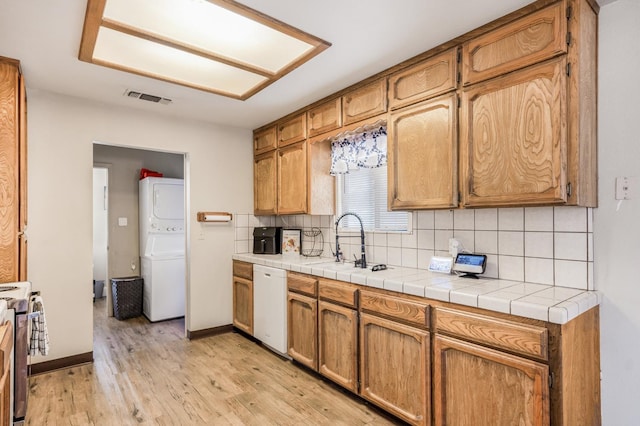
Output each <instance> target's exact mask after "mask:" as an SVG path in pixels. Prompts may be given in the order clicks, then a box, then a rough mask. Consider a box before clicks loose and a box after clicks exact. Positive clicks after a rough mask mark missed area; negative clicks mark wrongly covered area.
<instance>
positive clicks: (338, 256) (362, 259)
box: [336, 213, 367, 269]
mask: <svg viewBox="0 0 640 426" xmlns="http://www.w3.org/2000/svg"><path fill="white" fill-rule="evenodd" d="M345 216H354V217H355V218H356V219H358V222H360V250H361V255H360V260H358V259H356V262H355V266H356V267H360V268H363V269H364V268H366V267H367V260H366V255H365V253H364V226H363V225H362V219H361V218H360V216H358V215H357V214H355V213H344V214H343V215H342V216H340V217H339V218H338V220H336V262H342V258H341V257H342V252H341V251H340V243H339V239H340V236H339V235H338V224H339V223H340V221H341V220H342V218H343V217H345ZM353 237H355V235H343V236H342V238H353Z"/></svg>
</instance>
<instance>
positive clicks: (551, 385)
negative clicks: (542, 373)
mask: <svg viewBox="0 0 640 426" xmlns="http://www.w3.org/2000/svg"><path fill="white" fill-rule="evenodd" d="M549 387H550V388H552V387H553V372H552V373H549Z"/></svg>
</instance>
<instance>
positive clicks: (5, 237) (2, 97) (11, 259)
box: [0, 59, 21, 283]
mask: <svg viewBox="0 0 640 426" xmlns="http://www.w3.org/2000/svg"><path fill="white" fill-rule="evenodd" d="M18 67H19V62H18V61H14V60H10V59H7V60H5V59H2V60H0V123H2V125H0V235H1V238H0V283H4V282H13V281H18V278H19V276H20V271H19V269H20V264H19V261H20V260H19V250H20V247H19V246H20V242H19V241H18V235H19V232H20V229H19V226H20V216H19V215H20V211H19V208H20V201H21V197H20V175H19V164H20V160H19V156H20V153H19V151H20V144H19V135H20V132H19V125H20V118H19V112H18V99H19V92H18V87H19V71H18V69H19V68H18Z"/></svg>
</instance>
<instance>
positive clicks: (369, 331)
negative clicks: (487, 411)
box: [360, 313, 497, 425]
mask: <svg viewBox="0 0 640 426" xmlns="http://www.w3.org/2000/svg"><path fill="white" fill-rule="evenodd" d="M429 351H430V344H429V332H427V331H424V330H421V329H418V328H414V327H409V326H406V325H403V324H400V323H397V322H395V321H391V320H387V319H384V318H380V317H376V316H373V315H369V314H366V313H361V314H360V381H361V388H360V395H361V396H362V397H363V398H365V399H367V400H369V401H371V402H373V403H374V404H376V405H378V406H380V407H381V408H383V409H385V410H387V411H389V412H390V413H392V414H394V415H396V416H398V417H399V418H401V419H402V420H404V421H406V422H408V423H410V424H413V425H426V424H430V423H431V411H430V400H431V395H430V389H431V383H430V376H431V374H430V373H431V369H430V365H431V360H430V354H429ZM451 424H454V423H451ZM496 424H497V423H496Z"/></svg>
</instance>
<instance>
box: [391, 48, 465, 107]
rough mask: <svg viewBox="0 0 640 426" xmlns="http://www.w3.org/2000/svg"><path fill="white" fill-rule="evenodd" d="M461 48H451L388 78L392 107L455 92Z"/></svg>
mask: <svg viewBox="0 0 640 426" xmlns="http://www.w3.org/2000/svg"><path fill="white" fill-rule="evenodd" d="M457 57H458V49H457V48H453V49H450V50H448V51H446V52H444V53H442V54H440V55H437V56H435V57H433V58H429V59H427V60H426V61H424V62H421V63H419V64H418V65H414V66H412V67H411V68H408V69H406V70H402V71H400V72H398V73H396V74H393V75H392V76H391V77H389V108H391V109H395V108H399V107H401V106H405V105H409V104H412V103H416V102H419V101H421V100H424V99H428V98H431V97H434V96H437V95H440V94H443V93H446V92H449V91H452V90H455V88H456V83H457V74H458V62H457Z"/></svg>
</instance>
